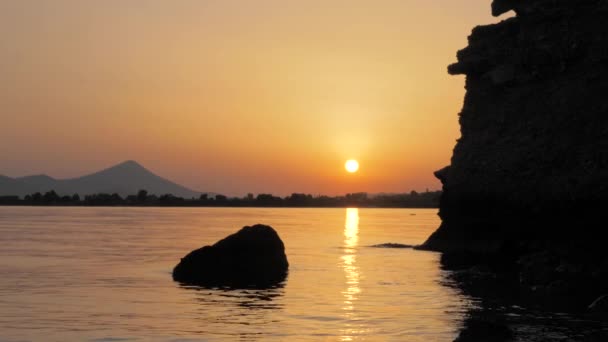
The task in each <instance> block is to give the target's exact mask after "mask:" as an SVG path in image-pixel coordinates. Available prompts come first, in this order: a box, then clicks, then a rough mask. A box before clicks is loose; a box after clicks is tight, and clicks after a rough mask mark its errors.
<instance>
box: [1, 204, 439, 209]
mask: <svg viewBox="0 0 608 342" xmlns="http://www.w3.org/2000/svg"><path fill="white" fill-rule="evenodd" d="M0 207H31V208H37V207H60V208H91V207H97V208H272V209H283V208H285V209H293V208H300V209H331V208H342V209H345V208H360V209H362V208H365V209H439V206H406V207H400V206H369V205H368V206H364V205H345V206H262V205H258V206H253V205H248V206H236V205H124V204H121V205H109V204H108V205H84V204H72V205H70V204H48V205H32V204H0Z"/></svg>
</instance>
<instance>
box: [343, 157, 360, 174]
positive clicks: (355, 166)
mask: <svg viewBox="0 0 608 342" xmlns="http://www.w3.org/2000/svg"><path fill="white" fill-rule="evenodd" d="M344 168H345V169H346V171H348V172H350V173H355V172H357V170H359V162H358V161H356V160H354V159H350V160H347V161H346V164H344Z"/></svg>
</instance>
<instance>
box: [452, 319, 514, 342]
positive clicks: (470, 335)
mask: <svg viewBox="0 0 608 342" xmlns="http://www.w3.org/2000/svg"><path fill="white" fill-rule="evenodd" d="M484 341H487V342H510V341H514V336H513V331H511V329H510V328H509V327H508V326H507V324H506V323H505V322H502V321H501V320H500V319H498V318H496V317H492V316H489V317H488V316H486V315H483V314H479V313H475V314H473V315H471V316H470V317H469V318H467V320H466V321H465V323H464V327H463V329H462V330H461V331H460V334H459V335H458V337H457V338H456V339H455V340H454V342H484Z"/></svg>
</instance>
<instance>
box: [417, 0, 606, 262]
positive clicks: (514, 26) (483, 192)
mask: <svg viewBox="0 0 608 342" xmlns="http://www.w3.org/2000/svg"><path fill="white" fill-rule="evenodd" d="M510 10H514V11H515V13H516V15H515V16H514V17H511V18H509V19H506V20H504V21H502V22H500V23H497V24H493V25H487V26H479V27H476V28H475V29H473V32H472V34H471V35H470V37H469V45H468V46H467V47H466V48H464V49H463V50H461V51H459V52H458V62H457V63H455V64H452V65H450V66H449V68H448V71H449V72H450V73H451V74H453V75H460V74H463V75H466V90H467V92H466V96H465V100H464V106H463V109H462V112H461V113H460V116H459V121H460V126H461V133H462V134H461V138H460V139H459V140H458V142H457V144H456V147H455V148H454V152H453V156H452V160H451V165H449V166H447V167H445V168H444V169H442V170H440V171H437V172H436V176H437V177H438V178H439V179H440V180H441V181H442V183H443V196H442V198H441V204H440V217H441V219H442V225H441V227H440V228H439V229H438V230H437V231H436V232H435V233H434V234H433V235H432V236H431V237H430V238H429V240H428V241H427V242H426V243H425V245H424V247H425V248H428V249H434V250H440V251H450V250H475V251H483V252H492V251H499V250H502V249H504V248H510V247H512V246H513V245H514V244H520V243H521V242H522V241H536V242H539V241H540V242H542V243H545V242H546V241H547V240H551V241H561V242H562V243H564V242H567V243H570V242H572V241H573V240H582V241H584V242H585V243H584V244H587V243H591V242H601V241H602V240H600V239H598V237H599V236H600V235H601V234H602V233H603V231H604V227H606V222H607V218H608V206H607V204H608V1H606V0H495V1H494V2H493V3H492V11H493V14H494V15H501V14H502V13H505V12H507V11H510ZM505 246H509V247H505ZM584 248H587V247H584ZM604 259H605V258H604Z"/></svg>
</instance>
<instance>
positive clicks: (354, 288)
mask: <svg viewBox="0 0 608 342" xmlns="http://www.w3.org/2000/svg"><path fill="white" fill-rule="evenodd" d="M358 243H359V209H357V208H348V209H346V224H345V225H344V255H342V256H341V259H342V268H343V269H344V274H345V276H346V283H345V285H346V286H345V289H344V291H342V295H343V296H344V300H343V306H342V310H343V311H344V318H345V320H346V323H345V326H344V328H343V329H342V338H341V340H342V341H352V340H353V339H354V337H355V335H356V334H357V333H358V332H360V330H361V329H360V327H358V326H357V324H356V322H357V317H356V311H355V303H356V301H357V298H358V295H359V294H360V293H361V289H360V288H359V277H360V275H359V268H358V267H357V255H356V252H357V250H356V247H357V245H358Z"/></svg>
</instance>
